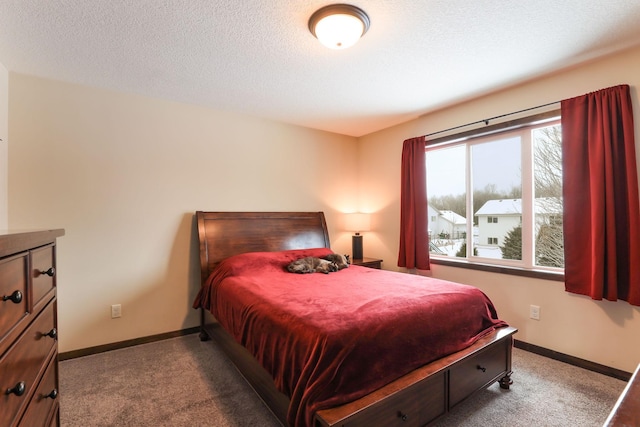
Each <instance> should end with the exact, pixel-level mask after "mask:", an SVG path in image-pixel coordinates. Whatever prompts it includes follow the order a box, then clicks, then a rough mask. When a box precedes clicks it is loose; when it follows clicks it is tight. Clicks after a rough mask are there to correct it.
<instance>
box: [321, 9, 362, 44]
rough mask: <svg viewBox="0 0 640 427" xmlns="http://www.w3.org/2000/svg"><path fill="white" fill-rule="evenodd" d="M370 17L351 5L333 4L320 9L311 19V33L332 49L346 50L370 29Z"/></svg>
mask: <svg viewBox="0 0 640 427" xmlns="http://www.w3.org/2000/svg"><path fill="white" fill-rule="evenodd" d="M369 24H370V21H369V16H367V14H366V13H365V12H364V10H362V9H360V8H358V7H355V6H352V5H350V4H332V5H329V6H325V7H323V8H321V9H318V10H317V11H316V12H315V13H314V14H313V15H311V18H309V31H311V34H313V35H314V36H315V37H316V38H317V39H318V40H320V43H322V44H323V45H325V46H326V47H329V48H331V49H346V48H348V47H350V46H353V45H354V44H356V42H357V41H358V40H359V39H360V37H362V36H363V35H364V33H366V32H367V30H368V29H369Z"/></svg>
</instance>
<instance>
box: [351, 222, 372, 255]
mask: <svg viewBox="0 0 640 427" xmlns="http://www.w3.org/2000/svg"><path fill="white" fill-rule="evenodd" d="M370 226H371V221H370V217H369V214H365V213H351V214H347V215H346V217H345V228H346V229H347V231H353V232H355V234H354V235H353V236H352V237H351V257H352V259H362V258H363V256H362V235H361V234H360V232H362V231H369V228H370Z"/></svg>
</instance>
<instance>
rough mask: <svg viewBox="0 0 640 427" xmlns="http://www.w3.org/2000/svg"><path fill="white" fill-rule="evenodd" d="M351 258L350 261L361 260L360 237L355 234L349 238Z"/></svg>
mask: <svg viewBox="0 0 640 427" xmlns="http://www.w3.org/2000/svg"><path fill="white" fill-rule="evenodd" d="M351 257H352V259H362V258H363V257H362V235H361V234H359V233H356V234H355V235H354V236H351Z"/></svg>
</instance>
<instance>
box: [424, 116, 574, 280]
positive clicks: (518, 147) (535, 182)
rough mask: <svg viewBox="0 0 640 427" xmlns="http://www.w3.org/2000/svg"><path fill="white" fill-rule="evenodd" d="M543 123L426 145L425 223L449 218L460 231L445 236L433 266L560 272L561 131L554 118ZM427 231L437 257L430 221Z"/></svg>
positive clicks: (436, 234)
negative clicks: (449, 263)
mask: <svg viewBox="0 0 640 427" xmlns="http://www.w3.org/2000/svg"><path fill="white" fill-rule="evenodd" d="M549 116H550V115H549V114H546V116H545V118H544V120H540V119H539V117H533V118H531V120H530V121H527V120H520V121H519V123H517V124H516V125H514V126H513V127H510V128H508V129H506V130H504V129H496V130H495V131H487V129H486V128H483V129H481V130H482V135H478V136H474V135H470V134H471V132H466V133H465V137H464V138H460V136H459V135H458V136H456V135H454V136H452V137H450V140H445V141H442V139H441V140H438V141H435V142H436V143H430V142H429V141H428V142H427V148H426V168H427V196H428V201H429V212H430V213H429V215H430V216H429V218H432V214H431V213H432V212H439V213H442V212H447V213H452V214H455V215H457V216H459V217H460V218H464V220H465V221H464V226H465V227H466V233H465V234H464V237H463V236H462V234H461V233H458V234H457V235H456V234H454V233H449V235H448V236H447V237H448V239H447V242H446V245H448V246H447V247H448V248H451V249H449V250H446V251H445V252H446V255H443V254H442V253H436V252H434V251H432V252H431V255H432V258H433V259H438V258H445V257H446V258H447V259H455V260H459V261H463V262H468V263H479V264H498V265H505V266H508V267H511V268H523V269H536V270H538V269H542V270H551V271H557V272H562V269H563V268H564V259H563V247H562V244H563V237H562V162H561V159H562V156H561V154H562V152H561V127H560V120H559V114H558V115H556V116H555V117H552V118H551V117H549ZM436 217H437V221H441V217H442V215H440V216H437V215H436ZM437 221H436V222H437ZM459 222H462V221H459ZM429 230H430V236H431V237H432V241H431V243H432V244H435V247H439V246H438V244H439V243H442V247H439V248H440V249H441V250H443V248H444V246H445V243H444V242H439V241H438V240H437V239H435V237H440V236H444V234H440V233H439V231H438V230H439V228H438V227H434V221H433V220H432V221H431V222H430V224H429ZM431 247H432V248H433V247H434V245H431ZM467 248H470V249H467Z"/></svg>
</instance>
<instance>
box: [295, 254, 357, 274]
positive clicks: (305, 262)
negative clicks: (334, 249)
mask: <svg viewBox="0 0 640 427" xmlns="http://www.w3.org/2000/svg"><path fill="white" fill-rule="evenodd" d="M347 267H349V261H348V259H347V258H346V257H345V256H344V255H340V254H329V255H325V256H323V257H322V258H316V257H312V256H308V257H305V258H301V259H298V260H295V261H293V262H292V263H290V264H289V265H287V270H288V271H289V272H291V273H299V274H305V273H324V274H329V273H333V272H334V271H338V270H342V269H343V268H347Z"/></svg>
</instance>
